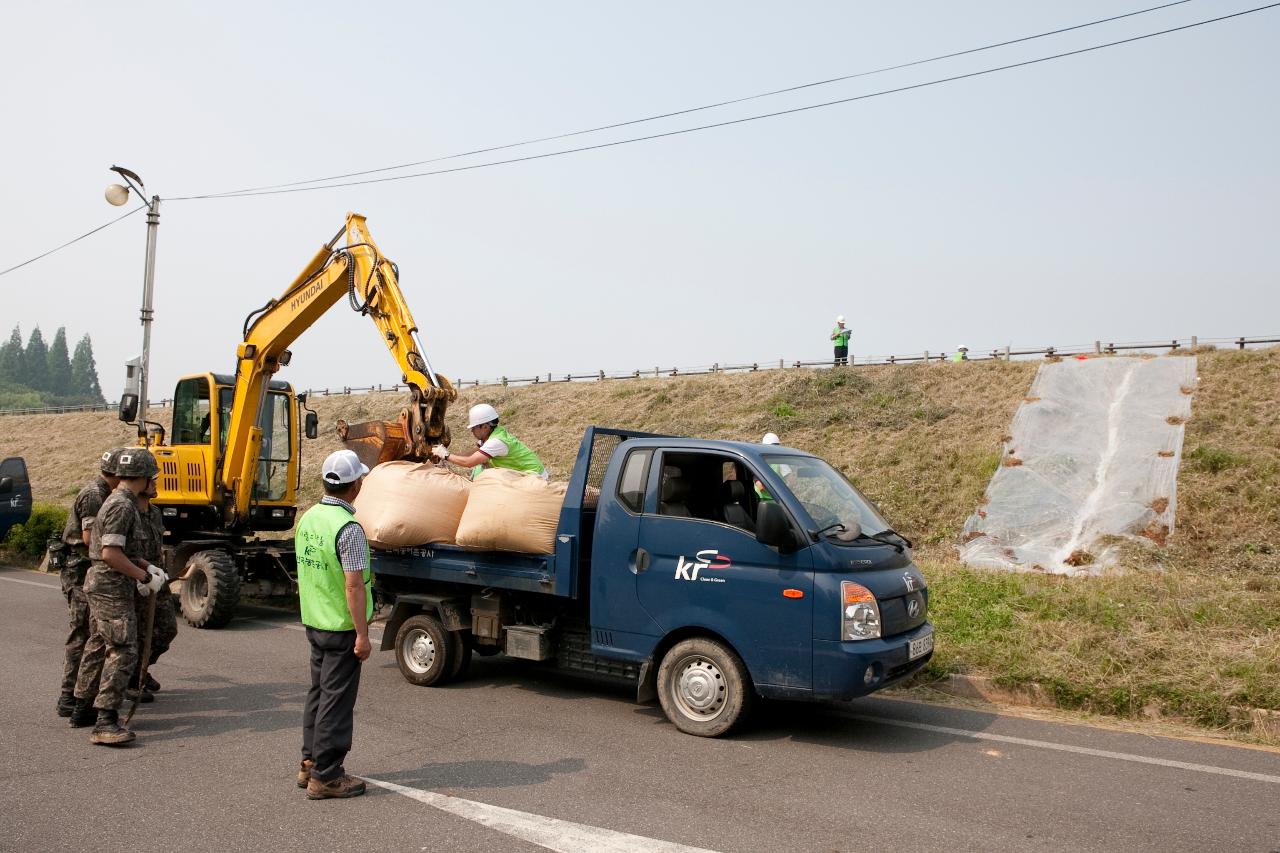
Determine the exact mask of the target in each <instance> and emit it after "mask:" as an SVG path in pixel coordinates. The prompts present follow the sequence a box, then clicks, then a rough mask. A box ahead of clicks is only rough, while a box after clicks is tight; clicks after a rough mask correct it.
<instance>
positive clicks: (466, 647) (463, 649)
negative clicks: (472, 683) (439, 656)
mask: <svg viewBox="0 0 1280 853" xmlns="http://www.w3.org/2000/svg"><path fill="white" fill-rule="evenodd" d="M449 633H451V634H453V635H454V636H455V637H457V638H458V656H457V657H456V658H454V662H453V666H452V667H451V668H450V670H449V674H448V676H446V677H447V678H448V679H449V681H461V680H462V679H464V678H466V677H467V672H468V670H470V669H471V632H470V631H450V632H449Z"/></svg>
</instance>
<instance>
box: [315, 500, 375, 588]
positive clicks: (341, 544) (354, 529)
mask: <svg viewBox="0 0 1280 853" xmlns="http://www.w3.org/2000/svg"><path fill="white" fill-rule="evenodd" d="M320 503H322V504H325V505H327V506H340V507H342V508H343V509H345V510H346V511H347V512H349V513H351V514H352V515H355V514H356V508H355V507H353V506H352V505H351V504H349V503H347V502H346V501H344V500H340V499H339V498H335V497H333V496H332V495H325V496H324V497H322V498H321V499H320ZM337 546H338V562H339V563H341V564H342V570H343V571H344V572H363V571H364V570H365V569H367V568H369V543H368V540H367V539H365V536H364V528H363V527H361V526H360V522H358V521H355V520H354V519H353V520H352V521H350V522H348V523H347V524H346V525H345V526H344V527H343V528H342V529H341V530H339V531H338V542H337Z"/></svg>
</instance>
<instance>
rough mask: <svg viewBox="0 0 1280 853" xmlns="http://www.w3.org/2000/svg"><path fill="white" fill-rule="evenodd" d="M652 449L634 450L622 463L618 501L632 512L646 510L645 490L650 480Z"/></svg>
mask: <svg viewBox="0 0 1280 853" xmlns="http://www.w3.org/2000/svg"><path fill="white" fill-rule="evenodd" d="M652 458H653V451H652V450H650V449H645V450H633V451H631V452H630V453H629V454H627V459H626V461H625V462H623V463H622V476H621V477H619V478H618V500H620V501H622V505H623V506H625V507H626V508H627V509H629V510H631V511H632V512H640V511H641V510H643V509H644V488H645V484H646V482H647V481H648V479H649V460H651V459H652Z"/></svg>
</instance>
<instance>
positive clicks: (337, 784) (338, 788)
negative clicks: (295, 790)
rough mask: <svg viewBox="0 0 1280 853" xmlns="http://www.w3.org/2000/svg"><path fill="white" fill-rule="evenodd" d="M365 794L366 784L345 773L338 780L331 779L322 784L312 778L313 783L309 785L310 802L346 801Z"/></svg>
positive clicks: (308, 797) (308, 796)
mask: <svg viewBox="0 0 1280 853" xmlns="http://www.w3.org/2000/svg"><path fill="white" fill-rule="evenodd" d="M363 793H364V782H363V781H362V780H360V779H355V778H353V777H351V776H348V775H346V774H345V773H344V774H342V775H341V776H339V777H338V778H336V779H330V780H329V781H328V782H321V781H320V780H319V779H317V778H316V777H314V776H312V777H311V781H310V782H308V783H307V799H308V800H328V799H345V798H347V797H358V796H360V795H361V794H363Z"/></svg>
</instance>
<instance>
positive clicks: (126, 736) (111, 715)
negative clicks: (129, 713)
mask: <svg viewBox="0 0 1280 853" xmlns="http://www.w3.org/2000/svg"><path fill="white" fill-rule="evenodd" d="M134 737H135V735H134V733H133V732H131V731H129V730H128V729H126V728H125V727H124V726H122V725H120V719H119V715H118V714H117V712H116V709H115V708H112V709H110V710H107V709H103V710H101V711H99V712H98V722H97V724H96V725H95V726H94V727H93V734H92V735H90V736H89V742H90V743H96V744H101V745H102V746H124V745H125V744H126V743H129V742H130V741H132V740H133V739H134Z"/></svg>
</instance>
